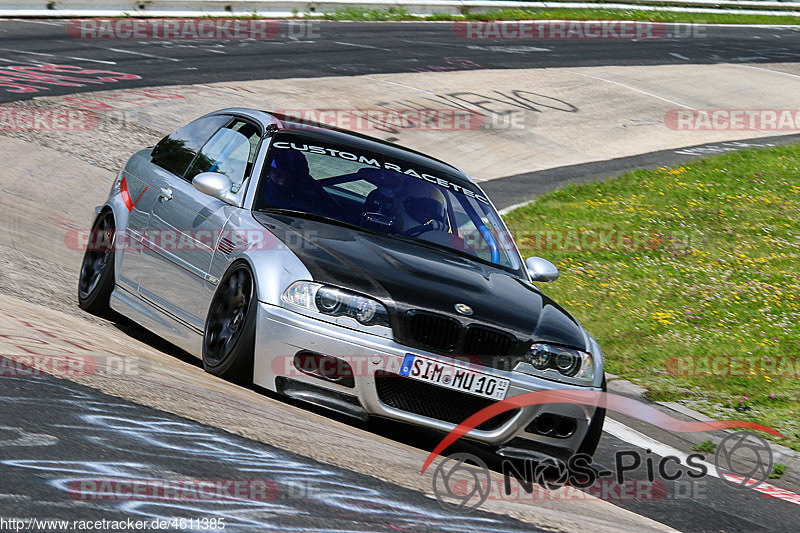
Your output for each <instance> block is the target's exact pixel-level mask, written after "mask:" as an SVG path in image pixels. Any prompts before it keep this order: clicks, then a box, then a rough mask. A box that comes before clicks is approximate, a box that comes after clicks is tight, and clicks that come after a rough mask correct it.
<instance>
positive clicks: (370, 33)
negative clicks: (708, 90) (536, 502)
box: [0, 21, 800, 531]
mask: <svg viewBox="0 0 800 533" xmlns="http://www.w3.org/2000/svg"><path fill="white" fill-rule="evenodd" d="M289 24H290V23H282V27H283V26H285V27H286V28H288V26H289ZM292 31H293V32H294V34H293V38H290V37H288V36H286V35H283V36H281V37H279V38H277V39H275V40H273V41H265V42H256V41H244V42H235V41H229V42H221V43H218V42H206V43H202V42H140V41H114V42H112V43H109V42H101V41H84V40H77V39H72V38H70V37H69V36H68V35H67V32H66V22H64V21H0V59H2V62H3V63H5V65H6V66H24V65H37V64H41V63H56V64H68V65H76V66H80V67H81V68H84V69H90V68H94V69H105V70H113V71H119V72H126V73H131V74H136V75H137V76H140V78H139V79H134V80H121V81H118V82H115V84H114V85H113V87H110V86H109V85H107V84H106V85H97V86H84V85H80V86H58V85H44V84H41V85H40V86H38V88H37V89H36V90H35V91H34V92H28V93H13V92H0V101H1V102H11V101H17V100H24V99H26V98H29V97H33V96H40V95H56V94H69V93H73V92H85V91H87V90H92V89H98V90H103V89H108V88H128V87H140V86H158V85H173V84H192V83H211V82H221V81H237V80H248V79H269V78H273V79H278V78H290V77H318V76H353V75H360V74H370V73H391V72H426V71H430V72H438V71H442V70H454V69H455V70H463V69H471V68H474V69H478V68H480V69H513V68H531V67H562V66H592V65H660V64H680V63H687V62H690V63H698V64H712V63H724V62H731V63H736V62H748V63H757V62H787V61H796V60H797V57H798V56H797V51H798V50H800V30H797V29H784V28H730V27H720V28H714V27H707V28H705V27H704V31H703V32H702V33H703V35H702V36H700V35H697V36H695V37H687V38H678V37H675V38H663V39H659V40H654V41H640V42H626V41H547V42H508V41H502V42H501V41H498V42H487V41H476V42H470V41H463V40H459V39H457V38H456V37H455V36H454V34H453V31H452V28H451V25H449V24H414V23H402V24H400V23H382V24H380V25H378V24H370V23H366V24H357V23H313V25H312V26H311V30H308V29H307V30H292ZM302 31H314V32H317V33H314V34H311V35H306V36H304V35H302ZM298 32H300V33H298ZM287 33H288V31H287ZM306 37H308V38H306ZM525 47H533V48H543V49H546V50H540V51H536V50H532V49H530V48H525ZM785 140H786V139H777V140H776V142H784V141H785ZM754 142H758V143H765V142H769V140H768V139H760V140H759V141H754ZM717 144H718V145H719V144H722V143H717ZM698 154H699V155H702V154H701V153H700V152H697V153H696V154H695V155H692V154H686V153H684V154H681V153H678V151H675V150H672V151H665V152H658V153H654V154H645V155H643V156H636V157H633V158H624V160H613V161H610V162H600V163H590V164H586V165H578V166H576V167H565V168H562V169H552V170H548V171H541V172H537V173H531V174H523V175H518V176H510V177H507V178H500V179H498V180H494V181H493V182H489V183H487V184H485V186H486V187H487V190H488V191H489V193H490V196H491V197H492V198H494V199H495V200H496V201H497V203H498V205H500V206H501V207H504V206H506V205H508V204H509V203H510V201H511V200H510V198H520V194H519V193H520V192H521V191H528V193H529V194H537V193H539V192H542V191H544V190H548V189H550V188H552V187H553V186H557V185H559V184H560V183H563V182H567V181H571V180H574V179H576V177H577V179H602V178H603V177H606V176H608V175H611V174H614V173H618V172H620V171H624V170H627V169H630V168H633V167H636V166H660V165H662V164H672V163H676V162H680V161H684V160H689V159H691V158H693V157H697V156H698ZM0 397H2V399H3V406H4V408H3V409H2V411H0V426H2V429H0V431H2V433H0V445H2V444H3V443H6V445H4V446H0V454H2V455H0V477H1V478H2V479H3V481H4V483H3V489H2V492H3V494H2V495H0V498H2V501H3V502H4V508H6V509H8V508H13V509H14V515H15V516H16V517H18V518H23V517H26V516H51V517H65V518H70V519H79V518H87V517H92V518H94V517H97V518H102V517H106V518H122V517H129V516H148V517H152V516H154V515H157V514H158V513H156V512H152V511H153V507H158V508H160V509H161V510H162V511H163V512H164V513H168V514H170V515H172V516H175V515H179V514H180V513H176V512H174V511H175V509H174V508H169V509H167V508H166V507H170V506H169V505H166V506H165V505H164V504H163V503H158V502H156V503H153V502H148V503H144V504H142V503H141V502H139V503H131V502H83V501H81V502H79V501H77V500H74V499H72V498H70V497H69V496H68V495H66V493H65V492H64V491H63V490H62V489H61V488H59V487H61V486H62V485H59V483H64V482H66V481H69V480H70V479H76V478H80V477H91V476H94V477H100V476H109V477H110V476H114V475H117V476H119V475H127V476H128V477H136V478H155V477H161V478H163V477H168V476H172V477H173V478H176V477H177V478H180V477H181V476H183V477H189V476H191V477H195V478H200V477H208V478H225V477H226V476H229V477H230V478H232V479H241V478H243V477H244V478H247V479H252V477H254V473H256V474H258V475H259V476H262V477H267V478H269V479H273V480H275V481H276V482H278V484H279V485H280V483H281V480H283V479H286V478H287V476H288V474H287V467H288V469H290V470H292V472H291V474H293V475H296V473H297V471H298V470H300V471H303V472H304V473H306V474H308V472H319V471H324V472H325V476H328V477H326V478H325V480H326V482H330V483H332V484H334V485H335V484H337V483H338V484H340V485H341V484H344V485H347V486H354V487H358V486H362V487H369V488H371V489H372V488H374V490H375V491H376V493H380V494H381V495H385V497H386V499H385V501H393V502H395V504H396V503H397V502H414V503H415V504H418V506H422V507H423V508H425V509H428V510H429V516H433V517H438V516H444V517H445V518H442V522H443V525H441V529H447V528H451V527H452V528H454V529H457V530H472V529H476V528H475V524H474V522H473V520H476V519H477V517H478V516H482V515H479V514H478V515H476V514H474V513H471V514H470V515H469V516H458V515H453V514H448V513H443V511H441V509H440V508H439V507H438V506H437V505H436V503H435V502H431V501H430V500H427V499H425V498H424V497H422V496H420V495H419V494H417V493H414V492H412V491H406V490H404V489H399V488H397V487H394V486H392V485H390V484H386V483H381V482H378V481H376V480H374V479H371V478H364V477H363V476H359V475H358V474H354V473H352V472H349V471H344V470H341V469H336V468H333V467H329V466H326V465H320V464H317V463H314V462H313V461H311V460H309V459H306V458H302V457H298V456H294V455H292V454H290V453H288V452H284V451H280V450H276V449H274V448H270V447H269V446H266V445H264V444H261V443H258V442H254V441H249V440H247V439H243V438H240V437H236V436H233V435H230V434H226V433H224V432H221V431H220V430H217V429H214V428H210V427H206V426H202V425H201V424H197V423H195V422H191V421H187V420H183V419H180V418H178V417H175V416H173V415H169V414H166V413H162V412H158V411H154V410H151V409H148V408H145V407H141V406H138V405H135V404H132V403H129V402H125V401H122V400H118V399H115V398H110V397H107V396H104V395H102V394H100V393H98V392H95V391H93V390H91V389H87V388H85V387H81V386H79V385H76V384H73V383H71V382H69V381H64V380H56V379H53V378H47V377H40V378H35V379H23V378H2V379H0ZM102 417H110V418H113V419H115V420H117V422H115V423H110V422H109V419H108V418H106V419H103V418H102ZM622 421H623V422H624V423H626V424H629V425H630V426H632V427H637V425H636V422H635V421H629V420H622ZM638 427H639V429H640V431H645V429H646V428H644V427H641V425H639V426H638ZM154 428H158V429H154ZM165 428H166V429H165ZM376 431H380V432H383V434H386V435H390V436H393V437H394V438H396V439H397V440H400V441H403V442H407V443H409V442H410V443H412V444H415V445H417V446H419V447H421V448H423V449H425V448H432V446H433V445H434V444H435V440H437V439H431V438H430V437H426V436H422V435H418V434H416V433H415V432H407V431H404V430H400V429H392V428H389V429H386V428H382V429H381V428H378V429H376ZM647 431H648V434H649V435H656V438H658V439H659V440H661V441H662V442H666V443H668V444H673V445H674V446H676V447H678V448H682V449H686V446H685V442H682V441H680V440H679V439H677V438H676V437H674V436H672V435H667V434H665V432H661V433H659V431H658V430H654V429H653V428H649V429H647ZM159 432H161V433H159ZM26 435H27V436H28V437H30V436H31V435H33V436H34V437H33V438H32V439H31V438H28V440H23V441H22V442H23V444H25V445H24V446H20V445H18V443H19V442H20V441H19V440H18V439H20V438H23V437H25V436H26ZM48 437H51V438H48ZM53 437H54V438H55V439H57V440H53ZM26 438H27V437H26ZM198 442H199V443H200V444H201V445H200V446H198ZM220 442H223V443H225V446H227V447H228V448H226V449H222V450H220V449H219V443H220ZM9 443H12V444H9ZM13 443H17V444H13ZM212 443H213V444H212ZM204 445H207V446H204ZM215 446H216V448H215ZM621 449H628V450H629V449H637V448H636V447H635V446H633V445H631V444H629V443H626V442H623V441H622V440H619V439H617V438H615V437H612V436H611V435H608V434H604V436H603V439H602V441H601V444H600V448H599V449H598V452H597V455H596V462H597V463H598V464H600V465H602V466H604V467H605V466H610V465H611V464H613V457H614V453H615V452H616V451H618V450H621ZM245 450H246V451H245ZM250 450H252V455H251V452H250ZM639 451H642V450H641V449H639ZM245 455H247V456H248V457H251V458H252V457H256V458H257V459H252V460H253V461H255V462H256V463H257V464H255V466H254V465H253V463H252V462H251V463H248V462H247V461H246V460H245V459H244V456H245ZM87 457H91V458H93V459H95V460H96V459H98V458H102V459H103V461H107V462H108V464H109V465H113V468H111V467H110V468H109V470H107V471H103V472H86V471H85V469H83V470H82V469H80V468H78V467H76V465H80V463H81V460H82V459H85V458H87ZM220 457H221V458H223V459H222V460H220ZM262 460H263V462H259V461H262ZM65 465H67V466H65ZM69 465H73V467H75V468H71V469H70V468H69ZM114 468H118V469H119V470H114ZM248 468H249V469H248ZM414 468H416V465H415V466H414ZM165 472H166V473H168V474H165ZM630 475H631V478H632V479H636V478H640V479H641V478H643V477H644V475H643V473H642V472H640V471H637V472H633V473H631V474H630ZM325 488H327V489H330V486H327V487H323V489H325ZM794 490H795V491H796V490H797V488H794ZM676 492H678V491H677V489H676V487H675V486H674V485H672V484H667V486H666V493H667V495H666V496H665V497H664V498H661V499H658V500H655V501H635V500H634V501H615V502H614V503H615V504H617V505H620V506H621V507H624V508H627V509H630V510H632V511H634V512H636V513H639V514H642V515H644V516H648V517H650V518H653V519H655V520H657V521H660V522H662V523H664V524H667V525H669V526H671V527H674V528H676V529H679V530H682V531H788V530H791V529H792V525H793V524H795V525H796V524H797V523H798V520H800V507H799V506H796V505H791V504H789V503H786V502H782V501H779V500H774V499H769V498H763V497H761V496H760V495H758V494H757V493H755V492H753V491H747V490H744V489H737V488H732V487H730V486H728V485H726V484H725V483H723V482H722V481H720V480H718V479H716V478H707V479H705V480H704V485H703V492H702V493H696V494H689V495H688V496H687V495H686V494H684V495H683V496H682V497H678V496H677V495H676ZM319 494H320V493H317V495H319ZM323 494H326V495H328V496H330V495H331V494H333V495H334V496H335V493H333V492H330V491H328V492H325V491H324V490H323ZM312 499H313V498H312ZM333 500H335V498H333ZM215 505H216V507H215ZM425 506H427V507H425ZM188 507H189V508H190V509H189V510H187V512H189V511H191V513H190V514H187V517H194V518H197V517H199V516H201V515H203V516H210V514H213V513H216V514H217V515H220V513H222V514H221V515H225V513H226V512H228V511H231V507H230V506H229V505H222V506H219V505H217V504H213V505H212V504H203V505H196V504H191V505H188ZM236 507H237V509H234V510H233V512H232V513H231V514H230V516H231V517H232V520H231V521H230V522H229V524H231V525H235V526H236V527H237V528H241V529H255V530H259V529H263V528H264V527H265V526H264V524H266V523H269V524H274V525H282V526H283V527H284V529H294V528H298V527H301V526H305V527H311V528H314V527H316V526H319V527H320V528H322V527H323V525H324V528H325V529H335V528H337V527H338V528H341V529H359V528H361V529H366V530H378V529H387V530H391V529H395V528H397V527H398V526H400V525H403V524H405V525H406V526H409V525H410V524H409V523H408V522H403V520H405V518H404V517H403V516H402V509H398V508H394V509H385V508H381V507H380V506H376V508H375V509H373V510H370V511H369V512H368V511H367V510H366V508H365V507H363V506H361V505H357V504H353V502H352V501H351V502H345V503H343V502H341V501H339V502H336V503H334V504H332V503H330V501H326V502H325V503H324V504H319V502H313V501H312V502H306V501H304V500H302V499H298V498H294V499H292V498H289V499H285V498H284V499H279V500H278V504H275V502H266V503H265V502H256V504H253V503H252V502H249V503H248V502H245V503H244V504H242V505H240V504H238V503H237V504H236ZM142 509H145V510H144V511H143V510H142ZM286 509H291V511H287V510H286ZM179 510H180V509H179ZM3 515H6V516H7V512H6V511H4V512H3ZM485 516H486V520H487V522H486V523H484V524H483V525H482V527H480V529H481V530H485V531H488V530H490V529H488V524H490V523H491V524H493V525H496V527H497V528H498V529H499V530H505V529H508V530H514V529H516V528H518V527H519V525H520V524H519V523H517V522H515V521H513V520H508V519H505V518H503V517H498V516H496V515H485ZM276 517H277V518H276ZM298 517H300V518H298ZM332 520H333V521H334V522H331V521H332ZM340 521H341V522H340ZM483 526H487V527H483ZM525 528H526V529H528V530H530V527H529V526H527V525H525ZM231 529H235V528H231ZM424 529H426V530H427V529H429V528H428V527H425V528H424ZM411 530H418V529H415V528H413V527H411Z"/></svg>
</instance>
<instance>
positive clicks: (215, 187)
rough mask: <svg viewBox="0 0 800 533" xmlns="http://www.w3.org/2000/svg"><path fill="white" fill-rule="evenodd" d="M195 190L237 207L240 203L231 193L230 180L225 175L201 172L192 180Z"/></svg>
mask: <svg viewBox="0 0 800 533" xmlns="http://www.w3.org/2000/svg"><path fill="white" fill-rule="evenodd" d="M192 185H194V188H195V189H197V190H198V191H200V192H201V193H203V194H207V195H209V196H213V197H214V198H217V199H218V200H222V201H223V202H225V203H227V204H231V205H236V204H237V203H238V202H237V200H236V197H235V196H234V195H233V193H231V186H232V185H233V184H232V183H231V180H230V178H228V176H226V175H225V174H220V173H219V172H201V173H200V174H198V175H197V176H195V177H194V179H193V180H192Z"/></svg>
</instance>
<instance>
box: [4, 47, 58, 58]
mask: <svg viewBox="0 0 800 533" xmlns="http://www.w3.org/2000/svg"><path fill="white" fill-rule="evenodd" d="M0 50H5V51H6V52H15V53H17V54H30V55H33V56H47V57H56V55H55V54H46V53H44V52H28V51H27V50H15V49H13V48H0Z"/></svg>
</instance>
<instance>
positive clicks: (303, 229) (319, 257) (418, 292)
mask: <svg viewBox="0 0 800 533" xmlns="http://www.w3.org/2000/svg"><path fill="white" fill-rule="evenodd" d="M253 216H254V217H255V218H256V220H258V221H259V222H260V223H261V224H263V225H264V226H265V227H266V228H267V229H269V230H270V231H272V232H273V233H274V234H275V236H276V237H277V238H278V239H279V240H281V241H282V242H283V243H284V244H285V245H286V246H287V247H288V248H290V249H291V250H292V251H293V252H294V253H295V255H297V257H298V258H299V259H300V260H301V261H302V262H303V264H304V265H305V266H306V268H307V269H308V270H309V272H310V273H311V275H312V276H313V278H314V281H317V282H320V283H325V284H329V285H333V286H338V287H341V288H344V289H349V290H352V291H356V292H359V293H362V294H365V295H368V296H372V297H374V298H377V299H378V300H381V301H383V302H384V303H386V304H387V307H388V308H389V312H390V314H391V315H393V320H398V319H399V317H400V316H401V315H402V314H403V313H405V311H407V310H410V309H417V310H424V311H431V312H435V313H439V314H443V315H447V316H449V317H453V318H456V319H457V320H459V321H460V322H461V323H462V324H464V325H468V324H471V323H481V324H485V325H489V326H493V327H495V328H498V329H501V330H504V331H506V332H509V333H512V334H513V335H515V336H516V337H517V338H518V339H520V340H527V339H533V340H540V341H547V342H553V343H557V344H561V345H565V346H569V347H573V348H577V349H581V350H585V349H587V346H586V343H585V341H584V335H583V330H582V329H581V327H580V326H579V325H578V323H577V322H576V321H575V319H573V318H572V317H571V316H570V315H569V313H567V312H566V311H565V310H564V309H562V308H561V307H560V306H559V305H558V304H556V303H555V302H553V301H552V300H551V299H550V298H548V297H547V296H545V295H544V294H542V293H541V292H539V291H538V290H537V289H536V288H535V287H534V286H533V285H532V284H531V283H528V282H526V281H524V280H522V279H520V278H518V277H516V276H514V275H513V274H512V273H510V272H507V271H504V270H502V269H499V268H495V267H492V266H490V265H485V264H482V263H481V262H479V261H472V260H470V259H469V258H466V257H461V256H459V255H457V254H453V253H449V252H447V251H446V250H437V249H435V248H432V247H428V246H424V245H417V244H414V243H410V242H406V241H403V240H400V239H395V238H392V237H388V236H382V235H376V234H373V233H370V232H366V231H358V230H355V229H352V228H347V227H342V226H337V225H334V224H329V223H325V222H319V221H316V220H309V219H305V218H298V217H293V216H289V215H281V214H274V213H264V212H254V213H253ZM457 303H464V304H467V305H468V306H470V307H471V308H472V309H473V311H474V313H473V314H472V315H471V316H468V317H467V316H463V315H460V314H458V313H457V312H456V311H455V308H454V306H455V304H457Z"/></svg>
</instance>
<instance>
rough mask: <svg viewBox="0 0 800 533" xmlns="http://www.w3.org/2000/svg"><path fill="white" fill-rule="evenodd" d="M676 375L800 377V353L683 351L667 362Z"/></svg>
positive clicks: (668, 367)
mask: <svg viewBox="0 0 800 533" xmlns="http://www.w3.org/2000/svg"><path fill="white" fill-rule="evenodd" d="M664 368H665V370H666V371H667V372H668V373H669V374H670V375H672V376H684V377H699V376H718V377H750V376H770V377H793V378H800V356H798V355H762V356H754V355H748V356H746V357H743V356H735V355H679V356H673V357H670V358H668V359H667V360H666V361H665V362H664Z"/></svg>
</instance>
